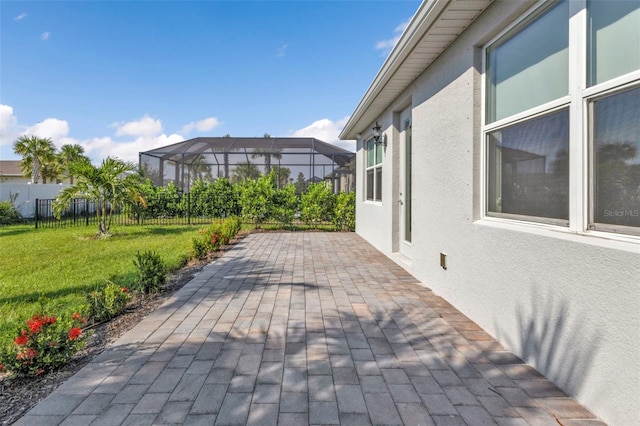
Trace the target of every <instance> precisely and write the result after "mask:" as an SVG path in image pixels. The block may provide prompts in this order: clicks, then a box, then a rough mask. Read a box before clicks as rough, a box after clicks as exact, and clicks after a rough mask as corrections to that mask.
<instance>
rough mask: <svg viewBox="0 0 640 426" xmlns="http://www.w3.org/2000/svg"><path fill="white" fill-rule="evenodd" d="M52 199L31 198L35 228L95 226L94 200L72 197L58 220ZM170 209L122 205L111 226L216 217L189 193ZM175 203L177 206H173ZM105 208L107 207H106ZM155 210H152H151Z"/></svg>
mask: <svg viewBox="0 0 640 426" xmlns="http://www.w3.org/2000/svg"><path fill="white" fill-rule="evenodd" d="M53 202H54V199H36V200H35V227H36V229H37V228H64V227H70V226H98V218H97V215H96V203H95V202H93V201H88V200H86V199H74V200H73V201H71V203H69V206H68V207H67V208H66V209H65V210H64V212H63V214H62V215H61V217H60V219H56V217H55V216H54V215H53V209H52V204H53ZM173 205H174V208H173V209H172V211H171V212H169V213H168V214H167V211H166V210H165V209H163V210H164V211H163V212H160V213H158V212H157V210H155V209H136V207H135V206H129V205H126V206H124V207H121V208H117V209H116V210H115V211H114V213H113V216H112V220H111V225H202V224H209V223H211V222H212V221H214V220H215V219H220V218H221V217H220V216H211V215H201V214H195V212H194V209H192V203H191V196H190V194H189V193H186V194H184V195H179V196H178V198H177V199H176V200H175V203H173ZM177 206H179V207H177ZM107 208H109V206H107ZM154 210H155V211H154ZM239 214H240V211H229V212H226V213H225V214H223V215H222V217H227V216H232V215H239ZM262 225H280V224H279V223H278V222H276V221H266V222H263V223H262ZM290 225H291V226H293V227H297V226H303V225H305V223H304V222H303V221H302V220H300V219H299V218H297V219H295V220H294V221H293V222H292V223H291V224H290ZM319 225H322V226H331V225H332V223H331V222H321V223H319Z"/></svg>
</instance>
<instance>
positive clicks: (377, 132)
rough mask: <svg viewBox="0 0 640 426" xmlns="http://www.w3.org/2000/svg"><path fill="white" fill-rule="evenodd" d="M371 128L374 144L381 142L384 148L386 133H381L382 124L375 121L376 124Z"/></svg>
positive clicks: (385, 145) (385, 146)
mask: <svg viewBox="0 0 640 426" xmlns="http://www.w3.org/2000/svg"><path fill="white" fill-rule="evenodd" d="M371 130H373V140H374V142H375V144H376V145H380V144H382V146H383V147H384V149H385V150H386V149H387V135H386V134H383V133H382V126H380V123H378V122H377V121H376V125H375V126H373V128H372V129H371Z"/></svg>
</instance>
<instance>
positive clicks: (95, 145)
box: [0, 104, 213, 163]
mask: <svg viewBox="0 0 640 426" xmlns="http://www.w3.org/2000/svg"><path fill="white" fill-rule="evenodd" d="M211 118H213V117H211ZM198 123H200V125H201V126H204V127H207V126H211V125H212V121H211V120H210V119H205V120H201V121H199V122H198ZM114 127H117V130H116V135H117V136H124V137H123V138H122V139H124V140H115V139H114V138H113V137H111V136H104V137H94V138H89V139H77V138H73V137H70V136H69V133H70V126H69V123H68V122H67V121H66V120H61V119H58V118H47V119H45V120H43V121H41V122H39V123H36V124H33V125H21V124H19V123H18V118H17V116H16V115H14V111H13V108H12V107H11V106H9V105H2V104H0V146H2V148H3V149H4V150H3V151H2V152H0V157H1V158H2V159H3V160H8V159H19V157H18V156H16V155H15V154H14V153H13V149H11V148H9V147H10V146H11V144H13V142H14V141H15V140H16V139H17V138H18V137H19V136H21V135H26V136H31V135H35V136H38V137H43V138H51V140H52V141H53V143H54V145H55V146H56V147H57V148H60V147H61V146H62V145H65V144H79V145H81V146H82V147H83V148H84V149H85V154H86V155H87V156H89V157H90V158H91V159H92V161H93V162H94V163H99V162H101V161H102V160H103V159H104V158H106V157H108V156H111V157H118V158H120V159H122V160H126V161H131V162H134V163H137V162H138V153H139V152H142V151H148V150H151V149H154V148H158V147H161V146H165V145H169V144H173V143H177V142H182V141H183V140H184V137H183V136H182V135H180V134H170V135H166V134H164V133H161V132H162V123H161V122H160V120H154V119H151V118H149V117H147V116H144V117H143V118H142V119H140V120H138V121H132V122H128V123H124V122H123V123H121V124H116V125H114ZM127 136H129V137H127Z"/></svg>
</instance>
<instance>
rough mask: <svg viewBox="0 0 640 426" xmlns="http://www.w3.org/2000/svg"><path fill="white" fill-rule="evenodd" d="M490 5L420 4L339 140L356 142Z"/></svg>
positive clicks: (436, 0) (432, 0) (484, 1)
mask: <svg viewBox="0 0 640 426" xmlns="http://www.w3.org/2000/svg"><path fill="white" fill-rule="evenodd" d="M492 1H493V0H472V1H470V0H427V1H424V2H423V3H422V4H421V5H420V7H419V8H418V11H417V12H416V13H415V15H414V16H413V18H412V19H411V21H410V22H409V25H408V26H407V29H406V30H405V31H404V33H403V34H402V36H401V37H400V40H399V41H398V43H396V46H395V47H394V48H393V50H392V51H391V53H390V54H389V56H388V57H387V59H386V60H385V62H384V64H383V65H382V67H381V69H380V71H378V74H377V75H376V77H375V78H374V80H373V82H372V83H371V85H370V86H369V88H368V89H367V92H366V93H365V95H364V96H363V98H362V100H361V101H360V103H359V104H358V106H357V107H356V109H355V111H354V112H353V114H351V118H350V119H349V121H348V122H347V124H346V125H345V127H344V129H343V130H342V132H341V133H340V139H356V134H357V133H364V132H365V131H366V129H367V126H369V125H370V124H371V123H373V122H374V121H375V120H377V119H378V118H379V116H380V114H382V113H383V112H384V110H385V109H386V108H387V107H388V106H389V104H390V103H391V102H393V101H394V100H395V99H396V98H397V97H398V96H399V95H400V94H401V93H402V92H403V91H404V90H405V89H406V88H407V87H409V85H410V84H411V83H412V82H413V81H414V80H415V79H416V78H417V77H418V76H419V75H420V74H422V72H424V70H425V69H427V68H428V67H429V65H431V63H433V61H434V60H435V59H436V58H437V57H438V56H440V54H441V53H442V52H443V51H444V50H445V49H446V48H447V47H448V46H449V45H450V44H451V43H452V42H453V41H454V40H455V39H456V38H457V37H458V36H459V35H460V34H462V32H463V31H464V30H465V29H466V28H467V27H468V26H469V25H470V24H471V23H472V22H473V21H474V20H475V19H476V18H477V17H478V16H479V15H480V14H481V13H482V12H483V11H484V10H485V9H486V8H487V6H489V4H491V2H492Z"/></svg>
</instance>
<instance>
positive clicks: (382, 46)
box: [376, 19, 411, 54]
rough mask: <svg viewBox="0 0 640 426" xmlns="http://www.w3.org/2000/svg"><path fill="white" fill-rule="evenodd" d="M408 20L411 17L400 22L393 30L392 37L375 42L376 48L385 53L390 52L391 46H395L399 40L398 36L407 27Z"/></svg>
mask: <svg viewBox="0 0 640 426" xmlns="http://www.w3.org/2000/svg"><path fill="white" fill-rule="evenodd" d="M410 20H411V19H407V20H406V21H404V22H401V23H400V24H399V25H398V26H397V27H396V28H395V29H394V30H393V34H394V35H393V37H391V38H389V39H386V40H381V41H379V42H377V43H376V50H382V51H383V53H385V54H387V53H389V52H391V49H393V46H395V45H396V43H397V42H398V40H400V36H401V35H402V32H403V31H404V30H405V29H406V28H407V25H409V21H410Z"/></svg>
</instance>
